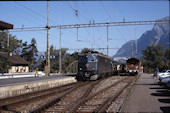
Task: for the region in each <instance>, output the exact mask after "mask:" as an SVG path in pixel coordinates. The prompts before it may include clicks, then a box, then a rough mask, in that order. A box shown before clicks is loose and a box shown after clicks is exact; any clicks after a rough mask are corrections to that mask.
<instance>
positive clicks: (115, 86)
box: [0, 76, 135, 113]
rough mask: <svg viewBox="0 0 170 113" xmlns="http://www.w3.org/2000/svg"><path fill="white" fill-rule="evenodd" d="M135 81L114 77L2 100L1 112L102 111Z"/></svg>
mask: <svg viewBox="0 0 170 113" xmlns="http://www.w3.org/2000/svg"><path fill="white" fill-rule="evenodd" d="M134 78H135V77H125V76H124V77H120V76H117V77H116V76H114V77H109V78H106V79H103V80H98V81H93V82H78V83H75V84H69V85H65V86H62V87H57V88H52V89H51V90H43V91H39V92H34V93H30V94H27V95H21V96H17V97H10V98H8V99H6V100H5V99H4V100H2V99H1V100H2V101H0V104H1V106H0V112H8V113H9V112H30V113H34V112H63V113H64V112H69V113H72V112H105V110H106V108H108V106H109V105H110V104H111V102H113V101H114V100H115V99H116V98H117V97H118V96H119V95H120V94H121V93H122V91H123V90H124V89H125V88H126V87H127V86H128V85H129V84H130V83H131V81H132V80H133V79H134ZM22 97H23V98H22ZM17 99H18V100H17ZM3 102H4V103H5V104H3Z"/></svg>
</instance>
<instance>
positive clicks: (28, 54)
mask: <svg viewBox="0 0 170 113" xmlns="http://www.w3.org/2000/svg"><path fill="white" fill-rule="evenodd" d="M22 47H23V49H22V54H21V56H22V57H23V58H24V59H25V60H27V61H28V62H30V66H29V67H30V70H31V71H33V70H34V69H35V68H36V67H35V64H36V60H37V59H36V57H37V56H38V50H37V43H36V40H35V39H34V38H32V40H31V44H29V45H28V44H27V41H26V42H24V43H23V44H22Z"/></svg>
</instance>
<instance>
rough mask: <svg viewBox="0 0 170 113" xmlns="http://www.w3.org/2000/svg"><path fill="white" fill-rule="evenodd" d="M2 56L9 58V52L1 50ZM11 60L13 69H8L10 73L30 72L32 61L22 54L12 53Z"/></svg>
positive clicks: (0, 54)
mask: <svg viewBox="0 0 170 113" xmlns="http://www.w3.org/2000/svg"><path fill="white" fill-rule="evenodd" d="M0 56H2V57H4V58H8V53H6V52H0ZM9 62H10V63H11V64H12V66H11V69H9V70H8V73H21V72H29V67H28V65H29V64H30V63H29V62H28V61H26V60H25V59H24V58H22V57H21V56H19V55H15V54H12V53H10V55H9Z"/></svg>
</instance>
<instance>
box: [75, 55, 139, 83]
mask: <svg viewBox="0 0 170 113" xmlns="http://www.w3.org/2000/svg"><path fill="white" fill-rule="evenodd" d="M139 71H140V61H139V60H138V59H136V58H129V59H128V60H127V61H126V64H118V63H115V62H114V61H112V60H111V59H110V58H109V57H107V56H105V55H102V54H100V53H86V54H79V55H78V73H77V75H76V79H77V80H78V81H80V80H81V81H86V80H97V79H100V78H103V77H106V76H109V75H118V74H121V73H124V74H125V75H136V74H137V73H138V72H139Z"/></svg>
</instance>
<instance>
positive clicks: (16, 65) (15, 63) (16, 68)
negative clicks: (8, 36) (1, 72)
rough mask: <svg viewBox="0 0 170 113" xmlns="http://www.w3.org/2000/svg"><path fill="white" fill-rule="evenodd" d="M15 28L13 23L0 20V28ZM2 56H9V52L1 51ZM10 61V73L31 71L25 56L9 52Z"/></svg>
mask: <svg viewBox="0 0 170 113" xmlns="http://www.w3.org/2000/svg"><path fill="white" fill-rule="evenodd" d="M8 29H13V24H10V23H6V22H3V21H1V20H0V30H2V31H3V30H8ZM0 56H1V57H2V58H8V53H7V52H0ZM9 62H10V63H11V65H12V67H11V69H9V70H8V73H19V72H29V67H28V65H29V64H30V63H29V62H28V61H26V60H25V59H24V58H22V57H21V56H19V55H16V54H12V53H9Z"/></svg>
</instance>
